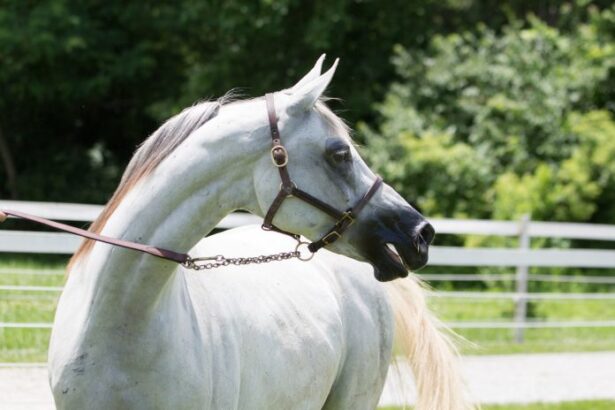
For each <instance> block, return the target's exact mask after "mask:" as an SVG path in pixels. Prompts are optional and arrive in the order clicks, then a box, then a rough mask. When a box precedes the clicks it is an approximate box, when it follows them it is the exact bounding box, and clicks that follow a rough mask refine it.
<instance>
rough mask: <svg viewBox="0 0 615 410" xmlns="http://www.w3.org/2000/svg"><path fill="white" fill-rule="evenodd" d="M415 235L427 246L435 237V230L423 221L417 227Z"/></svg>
mask: <svg viewBox="0 0 615 410" xmlns="http://www.w3.org/2000/svg"><path fill="white" fill-rule="evenodd" d="M417 233H418V237H419V238H423V241H425V243H426V244H427V245H431V243H432V242H433V238H434V236H436V231H435V229H433V226H431V224H430V223H429V222H427V221H423V222H422V223H421V225H419V229H418V231H417Z"/></svg>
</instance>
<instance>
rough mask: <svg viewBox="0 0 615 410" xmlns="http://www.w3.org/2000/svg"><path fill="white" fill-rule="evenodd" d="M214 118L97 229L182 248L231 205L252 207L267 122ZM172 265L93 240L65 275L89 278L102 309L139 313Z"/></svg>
mask: <svg viewBox="0 0 615 410" xmlns="http://www.w3.org/2000/svg"><path fill="white" fill-rule="evenodd" d="M218 117H219V118H218ZM218 117H216V118H215V119H213V120H211V122H210V123H207V124H206V125H205V126H203V127H201V128H200V129H199V130H198V131H196V132H195V134H197V133H198V134H200V135H191V136H190V137H188V139H187V140H186V141H184V142H183V143H182V144H181V145H180V146H179V147H178V148H177V149H176V150H175V151H174V152H173V153H172V154H171V155H170V156H169V157H168V158H167V159H165V160H164V161H163V162H162V163H161V164H160V165H159V166H158V168H156V169H155V170H154V172H153V173H152V174H151V175H149V176H147V177H146V178H144V179H143V180H142V181H141V182H139V183H138V184H137V185H136V186H135V187H134V188H133V189H132V190H131V191H130V192H129V193H128V194H127V195H126V197H125V198H124V199H123V200H122V202H121V203H120V204H119V205H118V207H117V209H116V210H115V211H114V213H113V215H112V216H111V217H110V218H109V220H108V221H107V223H106V224H105V227H104V229H103V230H102V234H103V235H107V236H112V237H116V238H121V239H124V240H128V241H135V242H139V243H146V244H149V245H153V246H157V247H161V248H166V249H171V250H174V251H176V252H184V253H187V252H188V251H189V250H190V249H191V248H192V247H193V246H194V245H195V244H196V243H197V242H198V241H199V240H200V239H201V238H202V237H203V236H204V235H206V234H207V233H209V232H210V231H211V230H212V229H213V228H214V227H215V226H216V224H217V223H218V222H219V221H220V220H221V219H222V218H223V217H224V216H226V215H227V214H229V213H230V212H232V211H233V210H235V209H248V210H256V209H258V206H257V205H256V203H255V202H256V197H255V195H254V186H253V181H252V175H251V172H250V170H251V169H252V168H253V164H254V162H255V161H258V159H259V158H260V157H262V156H263V155H264V153H265V152H266V151H267V143H266V139H265V138H266V132H267V128H266V126H265V125H266V124H259V123H258V121H256V120H252V121H250V120H247V121H246V120H245V119H244V121H241V122H239V121H237V120H236V119H234V120H233V121H231V119H230V118H229V114H226V115H225V113H224V111H222V112H221V113H220V115H219V116H218ZM262 118H263V119H264V118H265V116H264V114H263V115H262ZM261 122H262V121H261ZM242 123H243V125H242ZM261 134H262V135H261ZM177 268H178V265H177V263H175V262H170V261H166V260H163V259H159V258H156V257H152V256H150V255H145V254H142V253H139V252H135V251H131V250H125V249H121V248H112V247H110V246H108V245H104V244H96V245H95V246H94V248H93V249H92V251H91V253H90V255H89V256H88V257H87V259H85V260H84V261H83V264H82V265H78V266H77V267H76V269H78V270H81V271H82V272H78V273H76V274H75V275H72V274H71V278H72V277H73V276H81V275H83V276H86V277H87V278H88V279H87V280H88V282H89V283H90V291H91V293H90V294H91V296H92V298H96V297H100V300H101V302H102V301H104V303H100V304H99V305H100V306H99V307H100V308H101V309H103V310H109V312H119V311H123V312H126V314H130V315H139V314H143V313H146V312H147V311H148V310H150V309H151V307H152V306H153V304H154V303H155V302H156V301H157V300H158V299H159V297H160V295H161V293H162V292H164V291H165V289H167V290H169V289H172V288H173V284H177V280H180V281H181V280H182V278H181V277H180V276H178V275H176V273H175V272H176V271H177ZM173 278H175V279H176V280H172V279H173ZM180 288H181V286H180ZM93 304H96V303H95V302H93Z"/></svg>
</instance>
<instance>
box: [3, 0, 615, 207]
mask: <svg viewBox="0 0 615 410" xmlns="http://www.w3.org/2000/svg"><path fill="white" fill-rule="evenodd" d="M558 3H559V2H558V1H556V0H549V1H543V2H539V4H538V3H537V2H533V1H529V0H522V1H519V0H515V1H495V0H488V1H482V0H481V1H478V0H421V1H413V2H408V1H405V0H403V1H402V0H393V1H387V2H381V1H374V0H331V1H326V2H324V1H313V2H312V1H299V0H279V1H272V0H259V1H251V2H248V1H244V0H225V1H216V0H212V1H200V0H178V1H173V2H171V1H168V0H162V1H157V2H147V1H146V2H128V3H127V2H125V1H118V0H109V1H105V2H101V1H96V0H91V1H84V2H75V1H70V0H44V1H36V2H33V1H24V0H0V90H2V92H1V93H0V165H1V166H0V197H6V196H8V195H10V194H12V195H16V196H19V198H20V199H24V200H26V199H29V200H37V199H38V200H58V201H78V202H98V203H100V202H104V201H105V200H106V199H107V198H108V196H109V194H110V191H111V190H112V189H113V187H114V186H115V184H116V183H117V180H118V178H119V174H120V172H121V169H122V168H123V166H124V164H125V163H126V162H127V160H128V158H129V157H130V155H131V153H132V151H133V150H134V147H135V146H136V145H137V144H138V142H139V141H141V140H143V139H144V138H145V137H146V136H147V134H149V133H150V132H152V130H154V129H155V127H156V125H157V124H158V123H159V122H160V121H161V120H163V119H164V118H166V117H167V116H169V115H171V114H173V113H175V112H177V111H178V110H179V109H180V108H182V107H184V106H185V105H187V104H190V103H192V102H193V101H195V100H199V99H203V98H207V97H213V96H219V95H221V94H223V93H225V92H226V91H228V90H229V89H231V88H233V87H248V86H250V87H252V88H250V89H248V90H247V91H248V93H249V94H252V95H258V94H262V93H263V92H265V91H267V90H271V89H279V88H282V87H285V86H288V85H289V84H291V83H292V82H293V81H294V80H296V79H297V78H299V77H300V75H301V74H303V72H304V71H305V70H306V68H307V67H309V66H310V64H312V63H313V62H314V60H315V58H316V57H317V56H318V55H320V54H321V53H322V52H327V53H329V54H330V55H333V56H339V57H341V58H342V61H343V62H344V63H343V64H342V65H341V66H340V70H339V73H338V76H337V78H336V81H335V82H334V84H333V88H332V90H331V93H332V94H333V95H339V96H343V97H344V98H345V99H346V101H347V103H346V105H347V106H348V107H351V108H352V110H351V111H348V112H346V113H344V116H345V117H346V118H347V119H349V120H350V121H351V122H352V123H354V122H355V121H356V120H358V119H359V118H361V119H363V120H365V121H367V122H368V123H373V122H374V120H375V117H374V115H373V113H372V103H373V101H378V100H380V99H381V98H382V96H383V95H384V93H385V92H386V89H387V86H388V84H389V83H390V82H391V81H392V79H393V78H394V67H393V66H392V65H391V64H389V63H388V61H389V58H390V55H391V52H392V49H393V46H394V44H400V45H402V46H403V47H405V48H406V49H409V50H421V49H423V48H424V47H426V46H427V45H428V44H429V39H430V38H431V37H432V36H433V35H434V34H436V33H451V32H458V31H460V30H463V29H469V28H473V27H474V26H475V25H476V23H477V22H481V21H482V22H486V24H488V25H489V26H490V27H492V28H493V29H495V30H499V28H500V27H501V26H502V24H503V23H504V22H506V20H507V19H509V18H510V16H511V15H512V16H514V15H516V16H523V15H525V14H526V13H527V12H528V11H533V12H535V13H536V14H537V15H539V16H540V17H541V18H542V19H544V20H545V21H547V22H549V23H550V24H553V25H560V26H561V25H563V26H565V27H571V28H574V27H576V26H577V25H578V22H579V21H584V20H586V19H588V18H589V16H588V12H587V10H588V7H586V6H585V5H582V6H580V5H578V4H577V3H572V4H571V5H570V10H569V11H568V12H567V13H566V14H562V12H561V11H560V9H559V8H558V7H555V5H557V4H558ZM585 3H587V1H583V4H585ZM591 3H592V4H596V5H598V6H600V7H604V5H606V4H609V1H607V0H595V1H592V2H591ZM610 27H612V25H611V26H610ZM603 98H604V99H605V101H610V98H611V97H610V94H609V93H608V92H605V94H604V96H603ZM605 104H606V103H605ZM13 174H14V175H15V178H13ZM11 179H16V181H13V182H11V181H10V180H11ZM5 181H6V182H5ZM15 187H16V188H15ZM12 191H15V192H12Z"/></svg>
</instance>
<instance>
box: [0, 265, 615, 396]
mask: <svg viewBox="0 0 615 410" xmlns="http://www.w3.org/2000/svg"><path fill="white" fill-rule="evenodd" d="M65 263H66V258H57V257H51V258H47V257H44V258H37V257H35V256H28V255H26V256H19V257H7V256H6V254H4V255H0V286H5V285H22V286H25V285H30V286H50V287H56V286H57V287H59V286H62V285H63V283H64V280H65V278H64V266H65ZM12 269H15V270H19V273H17V271H14V272H11V270H12ZM24 269H37V270H45V271H46V272H47V273H50V274H48V275H34V274H28V273H23V270H24ZM58 296H59V292H53V291H52V292H35V291H21V292H17V291H14V290H0V322H29V323H51V322H52V321H53V316H54V311H55V306H56V303H57V298H58ZM429 303H430V306H431V308H432V309H433V310H434V311H435V312H436V314H437V316H438V317H440V318H441V319H442V320H444V321H448V322H462V321H476V322H481V321H484V322H492V321H510V320H512V317H513V312H514V303H513V301H511V300H506V299H503V300H484V299H483V300H472V299H461V298H457V299H455V298H446V299H445V298H431V299H430V302H429ZM529 312H530V315H531V320H539V321H566V320H587V321H591V320H615V300H564V301H562V300H544V301H535V302H532V303H531V304H530V306H529ZM50 333H51V331H50V329H15V328H0V362H22V361H28V362H44V361H46V356H47V346H48V343H49V336H50ZM458 333H459V334H460V335H461V336H463V337H464V338H466V339H467V340H469V341H470V342H472V343H468V344H464V343H462V344H461V350H462V352H463V353H464V354H466V355H467V354H509V353H536V352H584V351H605V350H615V328H554V329H526V330H525V331H524V336H525V340H524V343H521V344H517V343H515V338H514V335H515V333H514V330H512V329H459V330H458ZM614 408H615V407H614Z"/></svg>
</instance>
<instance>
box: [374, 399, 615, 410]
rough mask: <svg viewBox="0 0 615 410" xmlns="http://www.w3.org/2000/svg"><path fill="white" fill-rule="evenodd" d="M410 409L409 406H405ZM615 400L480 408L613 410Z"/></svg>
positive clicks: (484, 409) (388, 409)
mask: <svg viewBox="0 0 615 410" xmlns="http://www.w3.org/2000/svg"><path fill="white" fill-rule="evenodd" d="M402 409H404V408H403V407H380V408H379V410H402ZM405 409H406V410H411V409H412V408H411V407H405ZM613 409H615V401H602V400H597V401H596V400H591V401H571V402H565V403H534V404H526V405H521V404H514V405H513V404H509V405H499V406H483V407H482V410H613Z"/></svg>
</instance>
